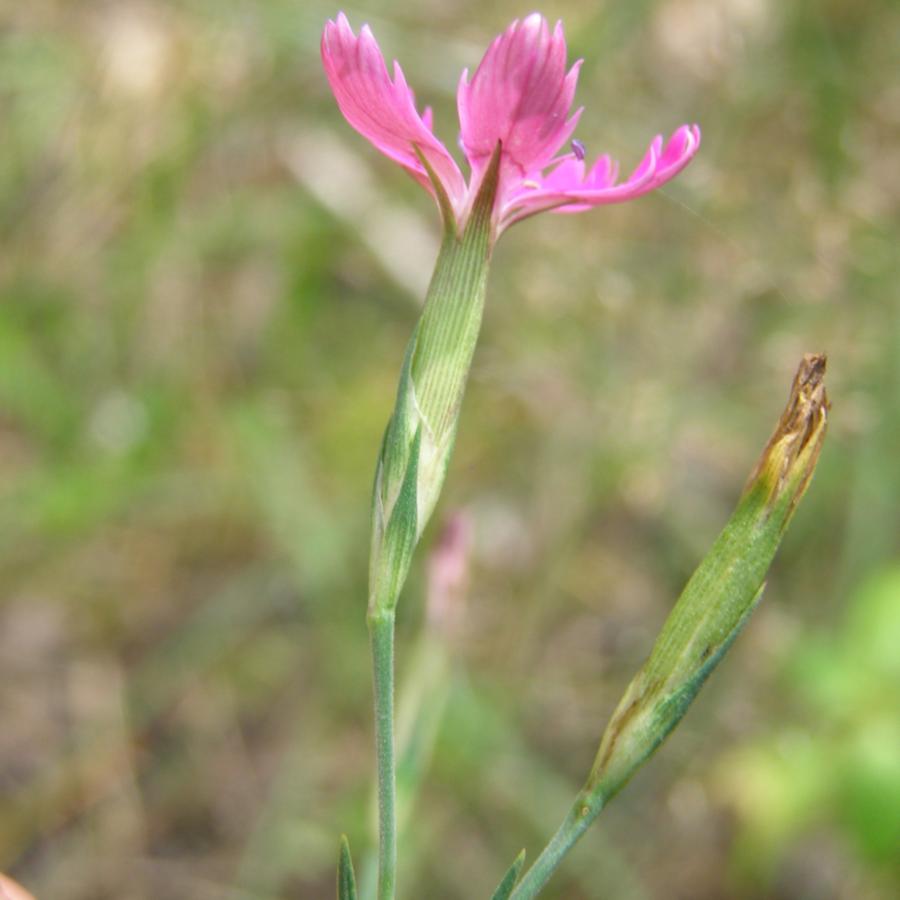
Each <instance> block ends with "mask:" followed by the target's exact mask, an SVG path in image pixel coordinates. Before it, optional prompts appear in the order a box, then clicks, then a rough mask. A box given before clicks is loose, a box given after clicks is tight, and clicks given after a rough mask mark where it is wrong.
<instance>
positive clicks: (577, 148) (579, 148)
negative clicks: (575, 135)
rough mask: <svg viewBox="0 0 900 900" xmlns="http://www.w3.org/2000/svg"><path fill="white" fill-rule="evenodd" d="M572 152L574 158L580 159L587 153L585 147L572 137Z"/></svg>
mask: <svg viewBox="0 0 900 900" xmlns="http://www.w3.org/2000/svg"><path fill="white" fill-rule="evenodd" d="M572 153H574V154H575V159H577V160H579V161H580V160H583V159H584V157H585V156H586V155H587V149H586V148H585V146H584V144H582V143H581V141H579V140H577V139H574V140H573V141H572Z"/></svg>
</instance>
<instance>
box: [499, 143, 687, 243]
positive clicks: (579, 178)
mask: <svg viewBox="0 0 900 900" xmlns="http://www.w3.org/2000/svg"><path fill="white" fill-rule="evenodd" d="M699 146H700V128H699V127H698V126H697V125H682V126H681V127H680V128H679V129H678V130H677V131H676V132H675V133H674V134H673V135H672V137H671V138H669V141H668V143H667V144H666V145H665V147H663V140H662V137H661V136H660V135H657V137H655V138H654V139H653V141H651V143H650V146H649V148H648V149H647V153H646V154H645V155H644V158H643V159H642V160H641V163H640V165H639V166H638V167H637V168H636V169H635V170H634V172H632V174H631V175H630V176H629V177H628V179H626V180H625V181H624V182H622V183H621V184H616V183H615V182H616V178H617V174H618V167H617V165H616V164H615V163H614V162H612V161H611V160H610V158H609V157H608V156H601V157H599V159H598V160H597V161H596V162H595V163H594V165H593V166H592V167H591V170H590V171H589V172H588V173H587V174H586V175H585V174H584V163H583V162H581V161H580V160H577V159H575V157H574V156H566V157H563V159H562V161H561V162H559V163H558V164H557V165H556V167H555V168H553V169H552V170H551V171H550V172H548V173H547V175H545V176H544V177H543V178H540V179H537V178H535V179H534V180H533V181H525V182H523V185H525V186H527V185H528V184H529V183H531V184H533V185H534V188H533V189H532V190H530V191H529V190H527V189H519V190H517V191H516V193H515V194H514V195H513V196H511V197H509V198H508V199H507V200H506V203H505V206H504V209H503V210H502V212H501V227H502V228H506V227H508V226H509V225H511V224H512V223H513V222H517V221H519V220H520V219H524V218H525V217H527V216H531V215H534V214H535V213H537V212H541V211H543V210H553V211H554V212H563V213H570V212H582V211H584V210H586V209H590V208H591V207H594V206H601V205H603V204H606V203H621V202H622V201H624V200H632V199H634V198H635V197H640V196H641V195H642V194H646V193H647V192H648V191H652V190H654V189H655V188H657V187H659V186H660V185H662V184H665V183H666V182H667V181H669V180H670V179H671V178H674V177H675V176H676V175H677V174H678V173H679V172H680V171H681V170H682V169H683V168H684V167H685V166H686V165H687V164H688V163H689V162H690V161H691V159H692V158H693V156H694V154H695V153H696V152H697V149H698V147H699Z"/></svg>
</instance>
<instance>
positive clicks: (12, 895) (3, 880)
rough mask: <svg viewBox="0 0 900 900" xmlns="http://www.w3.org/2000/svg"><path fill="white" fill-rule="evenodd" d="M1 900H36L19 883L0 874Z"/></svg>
mask: <svg viewBox="0 0 900 900" xmlns="http://www.w3.org/2000/svg"><path fill="white" fill-rule="evenodd" d="M0 900H34V897H32V896H31V894H29V893H28V891H26V890H25V888H23V887H22V885H20V884H19V883H18V882H16V881H13V880H12V878H8V877H7V876H6V875H4V874H3V873H2V872H0Z"/></svg>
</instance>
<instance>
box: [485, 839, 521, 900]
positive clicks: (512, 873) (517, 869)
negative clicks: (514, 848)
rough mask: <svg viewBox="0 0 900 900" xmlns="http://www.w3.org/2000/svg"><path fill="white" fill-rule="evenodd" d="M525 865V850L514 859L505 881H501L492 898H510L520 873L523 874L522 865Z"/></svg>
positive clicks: (504, 878)
mask: <svg viewBox="0 0 900 900" xmlns="http://www.w3.org/2000/svg"><path fill="white" fill-rule="evenodd" d="M524 865H525V851H524V850H523V851H522V852H521V853H520V854H519V855H518V856H517V857H516V858H515V860H514V861H513V864H512V865H511V866H510V867H509V868H508V869H507V870H506V874H505V875H504V876H503V881H501V882H500V884H499V886H498V887H497V890H496V891H494V895H493V896H492V897H491V900H508V897H509V895H510V894H511V893H512V892H513V888H514V887H515V886H516V882H517V881H518V880H519V875H521V874H522V867H523V866H524Z"/></svg>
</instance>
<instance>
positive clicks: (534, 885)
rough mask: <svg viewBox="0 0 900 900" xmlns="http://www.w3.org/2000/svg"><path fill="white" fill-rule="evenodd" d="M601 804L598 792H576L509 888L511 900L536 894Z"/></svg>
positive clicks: (602, 802)
mask: <svg viewBox="0 0 900 900" xmlns="http://www.w3.org/2000/svg"><path fill="white" fill-rule="evenodd" d="M603 806H604V798H603V796H602V795H601V794H599V793H593V794H587V793H585V792H584V791H582V792H581V793H580V794H579V795H578V797H577V798H576V800H575V803H574V804H573V805H572V808H571V809H570V810H569V814H568V815H567V816H566V818H565V819H564V821H563V823H562V825H560V826H559V830H558V831H557V832H556V834H554V835H553V837H552V838H551V839H550V843H549V844H547V846H546V847H544V850H543V852H542V853H541V855H540V856H539V857H538V858H537V859H536V860H535V861H534V864H533V865H532V866H531V868H530V869H529V870H528V871H527V872H526V873H525V876H524V877H523V878H522V880H521V881H520V882H519V885H518V887H516V889H515V890H514V891H513V892H512V896H511V897H510V900H532V898H533V897H537V895H538V894H539V893H540V891H541V888H543V887H544V885H545V884H546V883H547V882H548V881H549V880H550V876H551V875H552V874H553V873H554V872H555V871H556V867H557V866H558V865H559V864H560V863H561V862H562V861H563V858H564V857H565V855H566V854H567V853H568V852H569V851H570V850H571V849H572V848H573V847H574V846H575V844H576V843H577V842H578V840H579V838H580V837H581V836H582V835H583V834H584V833H585V831H587V830H588V828H590V826H591V823H592V822H593V821H594V819H596V818H597V816H598V815H599V813H600V810H601V809H603Z"/></svg>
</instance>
